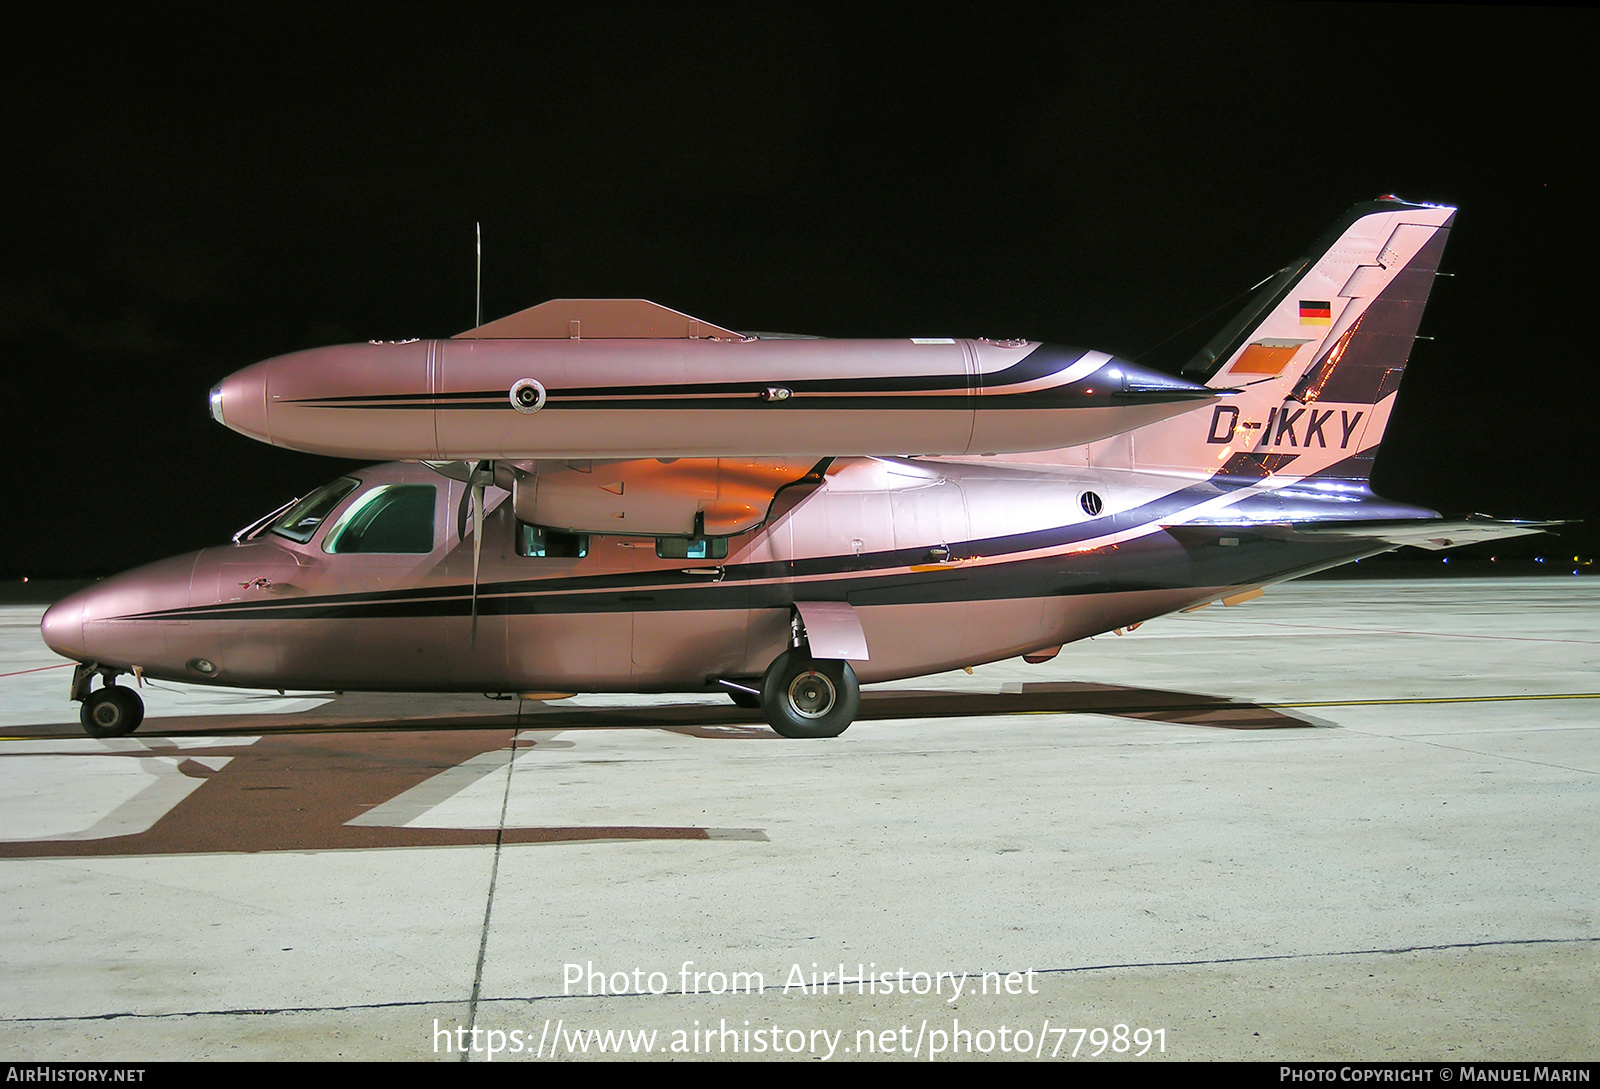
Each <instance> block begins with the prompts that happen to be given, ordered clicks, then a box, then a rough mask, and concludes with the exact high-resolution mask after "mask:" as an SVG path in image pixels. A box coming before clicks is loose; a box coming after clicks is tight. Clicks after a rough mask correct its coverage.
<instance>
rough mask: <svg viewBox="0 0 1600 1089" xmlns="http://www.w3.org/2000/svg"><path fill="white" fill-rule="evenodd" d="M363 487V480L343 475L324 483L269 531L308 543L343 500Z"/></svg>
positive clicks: (276, 522)
mask: <svg viewBox="0 0 1600 1089" xmlns="http://www.w3.org/2000/svg"><path fill="white" fill-rule="evenodd" d="M360 486H361V481H359V480H356V479H355V478H353V477H348V476H342V477H340V478H339V479H338V480H335V481H332V482H330V483H327V484H324V485H323V486H322V487H320V488H318V489H317V490H316V491H314V492H312V493H311V494H310V495H308V496H306V497H305V498H304V499H302V500H300V502H298V503H296V504H295V505H294V506H292V507H290V508H289V509H288V510H287V511H285V512H284V513H283V515H282V516H280V517H279V518H278V520H277V521H275V522H273V523H272V525H271V526H269V527H268V528H269V529H270V530H271V531H272V532H273V533H276V534H277V535H278V536H280V537H287V538H289V540H291V541H299V542H300V543H301V544H305V543H306V542H307V541H309V540H311V535H312V534H313V533H315V532H316V531H317V527H318V526H320V525H322V523H323V522H324V521H325V520H326V519H327V517H328V515H329V514H330V513H331V512H332V511H333V508H334V507H337V506H338V505H339V501H340V500H341V499H343V498H344V497H345V496H347V495H349V494H350V493H351V492H353V491H355V490H356V489H357V488H359V487H360Z"/></svg>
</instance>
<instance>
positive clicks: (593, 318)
mask: <svg viewBox="0 0 1600 1089" xmlns="http://www.w3.org/2000/svg"><path fill="white" fill-rule="evenodd" d="M451 339H452V340H744V339H745V338H744V336H743V335H742V334H740V333H735V332H734V331H733V330H731V329H724V328H722V327H721V326H720V325H713V324H711V323H710V322H709V321H701V320H700V319H699V318H693V317H690V316H689V315H688V314H681V313H679V312H678V311H676V310H673V309H672V308H671V307H666V306H662V305H661V304H660V303H653V302H650V301H649V300H648V299H551V300H550V301H549V302H543V303H540V304H539V305H538V306H530V307H528V309H526V310H519V311H517V312H516V313H515V314H507V315H506V316H505V317H503V318H496V319H495V320H494V321H491V322H489V323H487V324H485V325H480V326H478V327H477V328H476V329H468V330H467V331H466V332H464V333H457V334H456V335H455V336H454V337H452V338H451Z"/></svg>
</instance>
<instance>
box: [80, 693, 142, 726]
mask: <svg viewBox="0 0 1600 1089" xmlns="http://www.w3.org/2000/svg"><path fill="white" fill-rule="evenodd" d="M78 718H79V720H80V721H81V722H82V723H83V728H84V731H85V732H86V733H88V735H89V736H90V737H123V736H125V735H127V734H131V733H133V731H134V730H137V729H138V728H139V723H141V722H143V721H144V701H143V700H141V699H140V698H139V694H138V693H137V692H135V691H134V690H133V689H131V688H123V687H122V686H121V685H118V684H108V685H106V686H105V687H104V688H101V689H99V690H97V691H94V692H90V693H89V694H88V695H87V696H85V697H83V704H82V706H81V708H80V709H79V711H78Z"/></svg>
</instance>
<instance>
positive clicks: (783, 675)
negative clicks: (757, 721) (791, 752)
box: [761, 650, 861, 737]
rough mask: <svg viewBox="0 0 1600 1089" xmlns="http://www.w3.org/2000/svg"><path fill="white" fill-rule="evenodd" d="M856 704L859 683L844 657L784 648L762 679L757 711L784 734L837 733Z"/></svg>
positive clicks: (846, 724)
mask: <svg viewBox="0 0 1600 1089" xmlns="http://www.w3.org/2000/svg"><path fill="white" fill-rule="evenodd" d="M860 709H861V685H860V684H858V683H857V682H856V672H855V670H853V669H851V668H850V663H849V662H841V661H836V660H833V659H820V660H819V659H815V658H812V657H811V656H810V655H809V654H807V653H806V652H805V651H803V650H786V651H784V652H783V653H782V654H780V655H778V656H777V658H775V659H773V662H772V664H771V665H770V666H768V667H767V673H766V676H765V677H763V678H762V680H761V713H762V714H763V715H764V716H766V720H767V723H768V724H769V725H770V726H771V727H772V728H773V729H774V730H776V731H778V733H780V734H782V735H783V736H784V737H838V736H839V735H840V734H842V733H844V732H845V730H846V729H848V728H849V726H850V723H852V722H854V721H855V717H856V712H857V711H858V710H860Z"/></svg>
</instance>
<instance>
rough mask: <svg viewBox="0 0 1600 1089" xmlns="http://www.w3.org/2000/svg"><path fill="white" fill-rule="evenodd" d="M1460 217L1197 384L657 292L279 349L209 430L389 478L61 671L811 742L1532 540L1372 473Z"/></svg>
mask: <svg viewBox="0 0 1600 1089" xmlns="http://www.w3.org/2000/svg"><path fill="white" fill-rule="evenodd" d="M1454 215H1455V212H1454V210H1453V209H1450V208H1444V207H1434V206H1428V205H1417V204H1408V203H1405V202H1402V201H1399V200H1396V199H1394V198H1388V197H1386V198H1383V199H1380V200H1378V201H1375V202H1372V203H1368V204H1362V205H1359V206H1357V207H1356V208H1355V209H1353V210H1352V211H1351V212H1350V213H1349V214H1348V215H1347V216H1345V218H1344V219H1343V220H1341V221H1340V222H1339V223H1338V224H1337V225H1336V226H1335V227H1334V228H1333V229H1332V230H1331V231H1330V232H1329V234H1328V235H1327V236H1325V237H1324V238H1323V239H1322V240H1321V241H1320V242H1319V243H1318V244H1317V245H1316V246H1315V247H1314V248H1313V250H1312V251H1311V253H1310V254H1308V255H1307V256H1306V257H1304V258H1303V259H1301V260H1299V261H1297V262H1295V263H1294V264H1293V265H1291V266H1289V267H1288V268H1286V269H1284V270H1282V271H1281V272H1279V273H1278V274H1277V275H1276V276H1275V277H1273V278H1272V279H1271V280H1270V281H1269V282H1268V283H1267V284H1266V285H1265V286H1264V287H1263V288H1262V289H1261V291H1260V292H1259V293H1258V295H1257V296H1256V297H1255V299H1254V300H1252V302H1251V303H1250V305H1249V306H1248V307H1247V308H1246V309H1245V311H1244V312H1243V313H1242V314H1240V315H1239V316H1238V317H1237V318H1236V319H1235V320H1234V321H1233V322H1232V323H1231V324H1230V325H1229V326H1228V327H1227V328H1226V329H1224V330H1223V332H1222V333H1221V334H1219V335H1218V337H1217V338H1216V339H1215V340H1213V341H1212V343H1211V344H1210V345H1208V346H1207V347H1206V349H1205V350H1203V351H1202V352H1201V353H1200V355H1199V356H1197V357H1196V359H1195V360H1193V361H1192V362H1191V363H1190V364H1189V365H1188V366H1187V367H1186V368H1185V370H1184V375H1185V377H1183V378H1174V377H1171V376H1168V375H1165V374H1160V373H1157V372H1153V371H1150V370H1146V369H1142V368H1140V367H1138V366H1136V365H1134V364H1132V363H1129V362H1127V361H1126V360H1122V359H1118V358H1116V357H1115V356H1112V355H1108V354H1106V353H1104V352H1094V351H1084V350H1081V349H1077V348H1067V347H1062V346H1058V345H1052V344H1038V343H1033V342H1027V341H998V342H997V341H989V340H960V339H950V338H944V337H929V338H920V339H908V340H877V341H861V340H825V339H817V338H808V337H790V336H773V335H768V334H741V333H736V332H733V331H731V330H728V329H723V328H720V327H718V326H715V325H711V324H709V323H707V322H703V321H699V320H697V319H694V318H691V317H689V316H687V315H685V314H680V313H677V312H676V311H673V310H669V309H667V308H665V307H662V306H657V305H655V304H654V303H649V302H644V301H641V300H560V301H555V302H548V303H545V304H543V305H541V306H536V307H533V308H532V309H530V310H525V311H523V312H521V313H518V314H513V315H511V316H510V317H506V318H502V319H500V320H498V321H494V322H490V323H489V324H487V325H483V326H480V327H479V328H476V329H473V330H470V331H469V332H466V333H462V334H461V335H459V336H457V337H452V338H450V339H448V340H434V341H410V342H401V343H372V344H359V345H347V346H342V347H333V348H320V349H316V350H313V351H306V352H298V353H295V354H292V355H286V356H280V357H277V358H275V359H269V360H266V361H265V362H262V363H257V364H255V365H254V366H251V367H246V368H245V369H244V370H241V371H239V372H238V373H236V374H234V375H232V376H230V377H228V378H227V379H225V380H224V381H223V382H222V383H221V384H220V385H219V386H217V387H216V389H215V390H213V391H212V394H211V405H212V412H213V414H214V415H215V417H216V419H217V420H218V421H219V422H221V423H223V424H225V425H226V426H228V427H230V428H233V429H234V430H236V431H239V432H241V433H243V434H246V435H249V436H250V437H252V438H256V439H260V440H261V441H263V442H269V443H272V444H274V445H277V446H284V447H288V448H290V449H294V450H303V451H310V452H313V453H321V454H331V455H338V456H341V457H350V458H372V459H379V460H386V461H388V462H390V463H388V464H381V465H376V466H374V467H372V468H368V469H364V470H361V471H358V472H355V473H351V474H350V475H348V476H343V477H340V478H338V479H337V480H334V481H332V482H330V483H328V484H326V485H324V486H323V487H321V488H319V489H317V490H316V491H315V492H312V493H311V494H310V495H308V496H306V497H305V498H303V499H300V500H298V501H296V502H294V503H293V504H291V505H289V506H288V507H286V508H285V509H282V510H280V511H276V512H274V513H273V514H271V515H268V516H267V517H266V518H263V519H262V520H261V521H260V522H259V523H257V524H256V525H254V526H252V527H250V528H249V529H247V530H244V531H242V532H241V533H240V534H239V535H238V536H236V537H235V538H234V541H233V543H231V544H228V545H223V546H221V547H216V548H207V549H203V550H201V551H199V552H195V553H191V554H189V555H186V556H179V557H176V558H174V559H170V560H166V561H163V562H161V563H156V564H152V565H149V566H147V567H141V568H139V569H137V570H134V571H129V572H127V573H125V574H122V575H118V576H116V577H114V578H110V579H107V580H105V581H103V582H100V583H97V584H96V585H94V586H93V587H90V588H89V589H86V590H83V591H80V592H79V593H76V594H73V595H72V596H70V597H68V598H66V599H64V600H63V601H61V602H59V603H58V604H56V605H55V606H54V607H52V608H51V609H50V610H49V611H48V612H47V613H46V614H45V616H44V621H43V630H44V637H45V640H46V642H47V643H49V645H50V646H51V647H52V648H54V649H55V650H56V651H57V652H59V653H61V654H63V655H66V656H68V657H70V658H73V659H76V660H77V661H78V662H79V663H80V664H79V666H78V668H77V670H76V671H75V673H74V677H73V682H72V693H71V694H72V698H73V699H74V700H77V701H80V702H81V703H82V705H83V707H82V721H83V724H84V727H85V729H87V730H88V731H89V732H90V733H91V734H94V735H97V736H107V735H118V734H124V733H127V732H128V731H130V730H133V729H134V728H135V727H137V726H138V724H139V722H140V720H141V719H142V717H143V706H142V704H141V702H140V700H139V698H138V696H137V695H136V693H135V692H134V691H133V689H131V688H128V687H126V686H123V685H118V684H116V683H115V679H116V678H117V677H118V676H120V675H123V674H126V673H130V672H133V671H136V670H137V671H140V672H142V673H143V675H145V676H148V677H158V678H164V679H170V680H184V681H191V682H196V683H200V684H214V685H223V686H228V685H232V686H239V687H260V688H295V689H337V690H343V691H350V690H382V691H435V692H444V691H466V692H524V691H534V690H558V691H568V692H705V691H723V692H726V693H727V694H728V696H729V697H731V698H732V699H733V701H734V702H735V703H738V704H740V705H741V706H746V707H752V708H754V707H759V708H760V709H761V711H762V713H763V715H764V716H765V718H766V720H767V721H768V722H769V723H770V724H771V725H772V727H773V729H775V730H777V731H778V732H779V733H781V734H783V735H785V736H787V737H813V738H815V737H832V736H835V735H837V734H839V733H841V732H843V731H844V729H845V728H846V727H848V726H849V725H850V723H851V720H852V719H853V718H854V717H855V714H856V711H857V708H858V705H859V693H860V689H859V686H860V684H862V683H872V682H875V681H887V680H892V679H895V678H901V677H914V676H919V675H923V674H929V673H935V672H939V671H941V670H947V669H952V668H956V667H962V666H972V665H977V664H979V663H983V662H993V661H998V660H1001V659H1006V658H1013V657H1018V656H1021V657H1023V658H1025V659H1026V660H1027V661H1029V662H1042V661H1047V660H1049V659H1050V658H1052V657H1054V656H1055V654H1056V653H1057V652H1058V651H1059V650H1060V648H1061V647H1062V645H1063V644H1066V643H1070V642H1072V641H1073V640H1077V639H1082V638H1085V637H1086V636H1091V635H1096V634H1099V633H1102V632H1108V631H1112V630H1115V629H1120V628H1125V627H1128V626H1131V625H1134V624H1138V623H1140V622H1142V621H1145V620H1148V619H1150V618H1152V617H1156V616H1161V615H1163V614H1165V613H1170V612H1173V611H1176V610H1180V609H1187V608H1191V607H1194V606H1198V605H1203V604H1206V603H1208V602H1212V601H1216V600H1222V601H1230V602H1231V601H1237V600H1240V599H1242V598H1248V597H1250V596H1252V595H1253V594H1255V593H1257V592H1259V590H1260V588H1261V587H1262V586H1264V585H1266V584H1268V583H1273V582H1279V581H1282V580H1285V579H1291V578H1294V577H1296V576H1298V575H1304V574H1307V573H1309V572H1312V571H1318V570H1321V569H1323V568H1326V567H1331V566H1333V565H1336V564H1341V563H1345V562H1348V561H1351V560H1355V559H1360V558H1362V557H1365V556H1370V555H1374V554H1376V553H1379V552H1383V551H1386V550H1388V549H1391V548H1394V547H1396V546H1398V545H1403V544H1411V545H1421V546H1423V547H1429V548H1444V547H1449V546H1451V545H1454V544H1461V543H1466V542H1469V541H1479V540H1490V539H1494V538H1497V537H1505V536H1512V535H1516V534H1520V533H1529V532H1535V531H1536V530H1537V529H1538V526H1535V525H1533V524H1530V523H1509V522H1495V521H1490V520H1487V519H1468V520H1465V521H1445V520H1444V519H1442V518H1441V517H1440V516H1439V515H1438V514H1436V513H1434V512H1433V511H1429V510H1423V509H1420V508H1417V507H1412V506H1406V505H1403V504H1398V503H1393V502H1389V501H1386V500H1383V499H1380V498H1378V497H1377V496H1375V495H1374V494H1373V493H1372V491H1371V490H1370V488H1369V486H1368V479H1369V475H1370V474H1369V470H1370V469H1371V466H1372V462H1373V458H1374V456H1375V454H1376V453H1377V450H1378V445H1379V442H1380V441H1381V440H1382V438H1383V433H1384V428H1385V426H1386V425H1387V423H1388V421H1389V414H1390V411H1391V410H1392V408H1393V406H1394V401H1395V397H1396V395H1397V391H1398V389H1399V386H1400V377H1401V373H1402V371H1403V370H1404V368H1405V365H1406V360H1407V358H1408V357H1409V355H1410V352H1411V345H1412V341H1413V339H1414V337H1415V334H1416V330H1417V325H1418V322H1419V320H1420V318H1421V316H1422V309H1423V306H1424V304H1425V303H1426V301H1427V298H1428V293H1429V291H1430V289H1431V288H1432V286H1433V279H1434V275H1435V271H1436V269H1437V267H1438V263H1439V258H1440V254H1441V253H1442V252H1443V249H1444V244H1445V239H1446V238H1447V236H1448V235H1449V233H1450V226H1451V222H1452V220H1453V219H1454ZM96 677H99V678H101V682H100V686H99V687H95V684H94V679H95V678H96Z"/></svg>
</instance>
